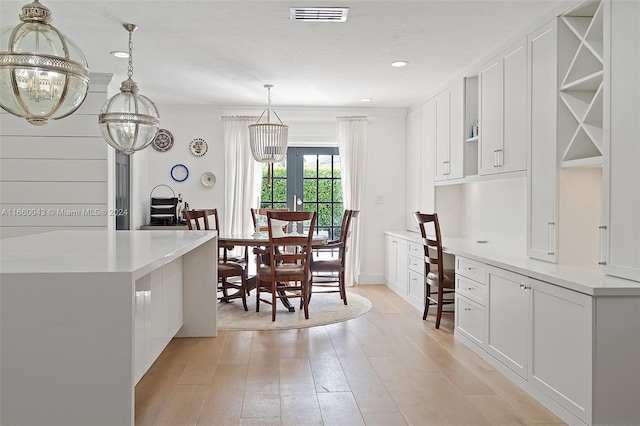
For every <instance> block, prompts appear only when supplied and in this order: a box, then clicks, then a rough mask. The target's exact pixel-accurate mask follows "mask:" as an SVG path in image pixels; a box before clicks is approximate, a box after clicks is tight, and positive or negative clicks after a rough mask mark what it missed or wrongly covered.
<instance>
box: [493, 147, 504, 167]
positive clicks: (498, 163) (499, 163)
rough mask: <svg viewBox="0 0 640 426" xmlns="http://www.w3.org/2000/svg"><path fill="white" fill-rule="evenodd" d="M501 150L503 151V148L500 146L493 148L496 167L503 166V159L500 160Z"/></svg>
mask: <svg viewBox="0 0 640 426" xmlns="http://www.w3.org/2000/svg"><path fill="white" fill-rule="evenodd" d="M501 152H502V149H500V148H496V149H494V150H493V167H494V168H498V167H502V161H501V160H500V153H501Z"/></svg>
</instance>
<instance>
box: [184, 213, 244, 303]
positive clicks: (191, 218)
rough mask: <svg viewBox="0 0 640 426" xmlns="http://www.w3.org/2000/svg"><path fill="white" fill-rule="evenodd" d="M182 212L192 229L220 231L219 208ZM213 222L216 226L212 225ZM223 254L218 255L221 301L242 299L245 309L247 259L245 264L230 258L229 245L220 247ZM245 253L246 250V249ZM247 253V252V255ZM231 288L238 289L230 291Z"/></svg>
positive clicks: (227, 301)
mask: <svg viewBox="0 0 640 426" xmlns="http://www.w3.org/2000/svg"><path fill="white" fill-rule="evenodd" d="M182 214H183V215H184V217H185V219H186V220H187V227H188V228H189V229H191V230H194V229H195V230H216V231H218V232H219V231H220V222H219V219H218V210H217V209H203V210H183V212H182ZM211 222H213V224H214V226H215V228H214V227H213V226H211ZM220 249H221V253H222V254H221V255H219V257H218V290H219V291H221V292H222V296H221V297H220V298H219V300H220V301H221V302H225V303H229V302H231V301H232V300H233V299H238V298H240V299H242V305H243V307H244V310H245V311H248V310H249V309H248V307H247V270H246V263H247V262H246V259H245V264H244V265H243V264H242V263H240V262H237V261H232V260H229V258H228V256H227V251H228V250H229V247H220ZM245 253H247V252H246V250H245ZM246 256H247V254H245V257H246ZM234 277H238V278H240V282H238V281H231V280H230V278H234ZM230 290H236V292H235V293H230V292H229V291H230Z"/></svg>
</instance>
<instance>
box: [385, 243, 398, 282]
mask: <svg viewBox="0 0 640 426" xmlns="http://www.w3.org/2000/svg"><path fill="white" fill-rule="evenodd" d="M397 257H398V240H397V239H396V238H394V237H392V236H390V235H385V236H384V281H385V283H386V284H387V287H390V288H394V287H395V286H396V282H397V280H398V279H397V270H398V266H397V261H396V259H397Z"/></svg>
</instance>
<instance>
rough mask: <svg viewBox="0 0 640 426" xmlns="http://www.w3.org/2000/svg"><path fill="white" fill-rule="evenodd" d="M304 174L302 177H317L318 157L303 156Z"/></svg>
mask: <svg viewBox="0 0 640 426" xmlns="http://www.w3.org/2000/svg"><path fill="white" fill-rule="evenodd" d="M303 161H304V165H303V167H304V172H303V176H304V177H306V178H315V177H316V176H318V164H317V162H318V156H317V155H305V156H304V159H303Z"/></svg>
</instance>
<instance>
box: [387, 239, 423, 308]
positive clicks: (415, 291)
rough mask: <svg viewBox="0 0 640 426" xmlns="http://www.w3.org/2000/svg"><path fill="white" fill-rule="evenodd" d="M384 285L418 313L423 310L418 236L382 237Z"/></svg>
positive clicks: (420, 256)
mask: <svg viewBox="0 0 640 426" xmlns="http://www.w3.org/2000/svg"><path fill="white" fill-rule="evenodd" d="M384 240H385V246H384V253H385V255H384V257H385V265H384V271H385V284H386V285H387V287H389V288H390V289H391V290H393V291H394V292H395V293H396V294H398V295H399V296H400V297H402V298H403V299H404V300H406V301H407V302H409V303H410V304H411V305H412V306H414V307H415V308H416V309H418V310H419V311H420V312H422V311H423V310H424V290H425V289H424V249H423V247H422V245H421V244H420V243H419V242H418V241H419V240H420V236H419V235H418V234H415V237H414V238H410V237H407V238H400V237H397V236H396V235H389V234H385V236H384Z"/></svg>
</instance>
